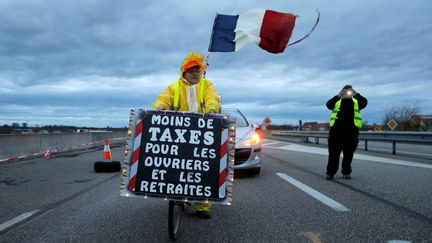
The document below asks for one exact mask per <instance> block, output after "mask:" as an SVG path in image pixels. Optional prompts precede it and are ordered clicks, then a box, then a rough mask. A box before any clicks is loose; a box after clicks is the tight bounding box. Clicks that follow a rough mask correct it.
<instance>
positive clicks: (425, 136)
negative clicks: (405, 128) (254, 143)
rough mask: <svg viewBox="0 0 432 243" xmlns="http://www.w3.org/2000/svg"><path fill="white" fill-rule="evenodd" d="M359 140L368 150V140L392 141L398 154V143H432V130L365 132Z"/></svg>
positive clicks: (310, 134)
mask: <svg viewBox="0 0 432 243" xmlns="http://www.w3.org/2000/svg"><path fill="white" fill-rule="evenodd" d="M269 133H270V134H271V135H272V136H288V137H301V138H305V139H309V138H314V139H315V143H316V144H318V143H319V139H320V138H327V139H328V131H285V130H272V131H269ZM359 140H363V141H364V143H365V150H366V151H367V150H368V141H380V142H391V143H392V145H393V151H392V152H393V154H396V143H410V144H423V145H432V132H363V131H361V132H360V134H359Z"/></svg>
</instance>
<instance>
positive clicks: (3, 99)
mask: <svg viewBox="0 0 432 243" xmlns="http://www.w3.org/2000/svg"><path fill="white" fill-rule="evenodd" d="M252 8H264V9H273V10H277V11H281V12H291V13H295V14H298V15H299V16H300V17H299V18H298V19H297V22H296V27H295V30H294V33H293V36H292V38H291V42H292V41H294V40H297V39H299V38H301V37H302V36H303V35H304V34H305V33H307V32H308V31H309V30H310V28H311V27H312V26H313V24H314V22H315V19H316V12H315V9H319V10H320V12H321V20H320V24H319V25H318V27H317V28H316V30H315V31H314V32H313V33H312V34H311V36H310V37H309V38H307V39H306V40H304V41H303V42H301V43H300V44H298V45H294V46H291V47H288V48H287V49H286V51H285V52H284V53H283V54H278V55H274V54H270V53H267V52H265V51H264V50H261V49H259V47H257V46H255V45H252V44H251V45H248V46H246V47H245V48H243V49H242V50H240V51H239V52H236V53H211V54H210V59H209V62H210V63H209V64H210V66H209V70H208V74H207V77H208V78H209V79H210V80H212V81H213V83H214V84H215V86H216V88H217V90H218V91H219V93H220V94H221V97H222V101H223V104H224V106H231V107H232V106H235V107H238V108H240V109H241V110H242V111H243V112H244V113H245V114H246V115H247V116H248V118H250V119H251V120H254V121H257V122H259V121H262V119H264V117H266V116H269V117H271V118H272V120H273V121H274V122H277V123H297V122H298V120H299V119H302V120H304V121H313V120H315V121H323V122H324V121H326V120H327V119H328V116H329V111H328V110H327V109H326V107H325V102H326V101H327V100H328V99H329V98H331V97H332V96H333V95H335V94H336V93H337V92H338V91H339V90H340V88H341V87H342V86H343V85H345V84H347V83H350V84H353V85H354V87H355V88H356V89H357V90H358V91H359V92H361V93H362V94H363V95H365V96H366V97H367V98H368V99H369V105H368V107H367V108H366V109H365V110H364V112H363V113H364V117H365V119H366V120H368V121H372V122H380V121H382V118H383V116H384V112H385V111H386V109H388V108H389V107H391V106H394V105H400V104H406V103H414V102H418V105H419V108H420V111H421V112H422V113H424V114H432V108H430V105H429V104H431V102H432V98H431V97H430V95H429V90H431V89H432V85H431V77H432V64H431V63H432V60H431V59H432V50H431V49H430V47H429V46H430V44H429V43H431V41H432V24H430V23H432V15H431V14H430V12H431V10H432V5H431V4H430V3H429V2H428V1H427V0H420V1H415V2H400V1H399V2H394V1H389V0H386V1H379V2H376V1H371V0H370V1H361V2H347V1H342V0H331V1H312V0H306V1H301V2H281V1H242V2H241V3H240V2H232V1H217V2H210V3H208V2H202V1H188V2H181V3H180V2H178V1H174V0H172V1H163V2H157V1H150V2H148V1H146V2H142V1H125V2H118V1H102V0H100V1H90V2H89V1H83V2H76V1H66V0H63V1H2V2H0V9H2V15H1V16H0V105H1V107H2V110H1V111H0V125H1V124H4V123H9V124H10V123H11V122H14V121H17V122H29V123H30V124H53V123H55V124H69V125H74V124H76V125H87V126H89V125H93V126H106V125H110V126H124V124H126V123H127V117H128V112H129V109H130V108H132V107H144V108H150V106H151V103H152V102H153V100H154V99H155V97H156V96H157V95H158V94H159V93H160V92H161V91H162V90H163V89H164V88H166V87H167V86H168V85H169V84H170V83H172V82H173V81H174V80H176V79H177V78H178V75H179V74H178V68H179V65H180V63H181V61H182V59H183V58H184V57H185V55H186V54H187V53H188V52H189V51H202V52H204V53H205V54H206V50H207V47H208V43H209V38H210V34H211V27H212V25H213V19H214V16H215V13H216V12H219V13H224V14H239V13H241V12H244V11H246V10H249V9H252Z"/></svg>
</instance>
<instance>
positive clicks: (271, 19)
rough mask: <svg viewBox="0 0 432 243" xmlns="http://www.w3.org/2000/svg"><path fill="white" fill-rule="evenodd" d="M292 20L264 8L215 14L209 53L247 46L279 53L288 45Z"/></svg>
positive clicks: (292, 16)
mask: <svg viewBox="0 0 432 243" xmlns="http://www.w3.org/2000/svg"><path fill="white" fill-rule="evenodd" d="M296 17H297V16H296V15H294V14H290V13H280V12H276V11H273V10H265V9H253V10H249V11H247V12H244V13H242V14H240V15H223V14H217V15H216V18H215V21H214V25H213V32H212V36H211V39H210V46H209V51H210V52H233V51H238V50H240V49H241V48H243V47H244V46H245V45H246V44H248V43H256V44H257V45H259V46H260V47H261V48H262V49H264V50H266V51H268V52H271V53H281V52H283V51H284V50H285V48H286V47H287V46H288V41H289V39H290V37H291V34H292V31H293V29H294V25H295V21H296ZM318 20H319V15H318ZM318 20H317V23H316V24H318ZM316 24H315V26H316ZM315 26H314V28H315ZM312 31H313V29H312ZM312 31H311V32H312ZM309 34H310V33H309ZM309 34H308V35H309ZM306 37H307V36H305V37H304V38H306ZM304 38H302V39H301V40H303V39H304ZM301 40H299V41H301ZM299 41H296V42H295V43H297V42H299ZM295 43H292V44H295ZM290 45H291V44H290Z"/></svg>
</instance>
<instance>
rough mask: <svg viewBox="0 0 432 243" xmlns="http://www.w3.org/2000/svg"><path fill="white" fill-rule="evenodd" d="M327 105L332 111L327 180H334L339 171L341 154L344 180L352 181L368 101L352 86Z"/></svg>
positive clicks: (345, 88) (346, 86)
mask: <svg viewBox="0 0 432 243" xmlns="http://www.w3.org/2000/svg"><path fill="white" fill-rule="evenodd" d="M326 105H327V108H328V109H329V110H332V113H331V115H330V131H329V139H328V151H329V157H328V163H327V172H326V179H327V180H332V179H333V178H334V175H335V174H336V172H337V171H338V168H339V157H340V154H341V152H343V159H342V171H341V172H342V178H344V179H351V171H352V170H351V162H352V159H353V156H354V152H355V150H356V149H357V145H358V142H359V139H358V136H359V129H360V128H361V127H362V117H361V114H360V110H362V109H364V108H365V107H366V106H367V99H366V98H365V97H363V96H361V95H360V94H359V93H357V92H356V91H355V90H354V89H353V88H352V86H351V85H345V86H344V87H343V88H342V90H341V91H340V92H339V94H338V95H336V96H334V97H333V98H331V99H330V100H329V101H327V104H326Z"/></svg>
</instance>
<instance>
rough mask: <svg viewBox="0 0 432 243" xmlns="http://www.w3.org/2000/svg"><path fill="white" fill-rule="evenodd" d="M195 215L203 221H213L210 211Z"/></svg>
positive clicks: (199, 212) (198, 212) (197, 212)
mask: <svg viewBox="0 0 432 243" xmlns="http://www.w3.org/2000/svg"><path fill="white" fill-rule="evenodd" d="M195 215H196V216H198V217H200V218H202V219H211V215H210V212H209V211H196V212H195Z"/></svg>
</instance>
